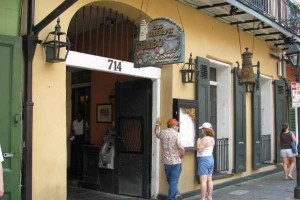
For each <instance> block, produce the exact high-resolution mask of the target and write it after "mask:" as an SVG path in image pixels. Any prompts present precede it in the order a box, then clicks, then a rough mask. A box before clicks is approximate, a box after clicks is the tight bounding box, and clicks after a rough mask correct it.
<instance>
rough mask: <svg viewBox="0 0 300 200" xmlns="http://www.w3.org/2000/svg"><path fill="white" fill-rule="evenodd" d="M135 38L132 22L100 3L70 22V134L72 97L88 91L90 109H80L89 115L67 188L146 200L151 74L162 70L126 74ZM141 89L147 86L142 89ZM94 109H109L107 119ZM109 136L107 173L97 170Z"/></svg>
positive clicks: (92, 5)
mask: <svg viewBox="0 0 300 200" xmlns="http://www.w3.org/2000/svg"><path fill="white" fill-rule="evenodd" d="M106 6H107V5H106ZM136 33H137V26H136V23H135V22H134V21H133V20H131V19H130V18H129V17H127V16H125V15H124V14H122V13H120V12H118V11H117V10H113V9H112V8H110V7H109V6H107V7H104V6H102V5H101V4H99V2H98V3H97V4H90V5H88V6H85V7H82V8H81V9H80V10H78V11H77V13H76V14H75V15H74V16H73V18H72V20H71V23H70V26H69V30H68V36H69V38H70V41H71V43H72V44H73V45H72V49H71V52H70V56H69V57H70V59H71V60H69V61H67V65H68V68H67V84H68V86H67V88H68V89H67V90H68V91H67V94H68V95H67V115H68V116H67V121H68V122H69V123H68V127H69V131H68V132H71V129H72V121H73V119H74V114H75V113H76V112H75V110H76V109H78V108H79V105H76V102H80V98H79V100H78V98H76V96H78V95H76V93H78V92H80V91H82V90H83V91H85V92H86V91H87V90H88V92H86V93H88V94H89V95H88V96H89V98H88V100H89V101H90V102H87V104H85V105H89V106H84V109H85V110H84V113H88V114H89V116H86V117H85V119H84V120H87V121H88V124H89V127H90V129H89V136H86V137H85V138H86V140H85V143H83V144H82V152H81V154H82V159H81V160H82V161H81V163H80V166H81V168H80V167H79V168H78V169H79V171H76V172H75V174H74V173H73V174H71V175H70V173H68V174H69V176H68V184H72V183H73V185H79V186H82V187H89V188H93V189H96V190H100V191H104V192H108V193H115V194H121V195H127V196H137V197H144V198H149V197H150V194H151V191H150V188H151V181H150V180H151V178H150V177H151V173H152V169H151V152H152V148H151V145H152V139H151V136H152V125H151V124H152V118H153V117H152V116H153V114H152V113H153V112H152V109H153V108H152V104H153V102H152V99H153V97H152V92H153V90H154V89H153V85H156V84H157V80H158V79H159V78H160V77H157V76H155V75H154V76H153V75H152V73H153V71H156V72H158V74H159V76H160V70H159V69H155V70H152V72H151V73H149V70H148V69H143V70H139V72H135V71H134V70H137V69H131V70H129V71H128V69H129V68H132V66H133V64H132V63H130V61H131V60H132V57H131V54H132V53H131V52H132V49H133V40H134V39H135V37H136ZM72 55H73V56H72ZM74 55H76V56H74ZM69 57H68V59H69ZM77 59H79V60H77ZM103 60H104V62H103ZM125 61H127V62H125ZM78 63H80V64H78ZM96 65H97V67H95V66H96ZM104 65H105V66H104ZM105 67H107V68H105ZM143 85H144V86H145V87H144V88H143V87H142V88H141V86H143ZM155 91H156V92H157V89H155ZM140 94H142V95H141V96H139V95H140ZM79 96H80V95H79ZM84 100H85V97H84ZM141 102H143V104H140V103H141ZM138 104H140V105H141V106H140V107H138V106H134V107H132V108H130V105H138ZM98 105H100V107H101V106H102V105H105V106H111V110H110V111H109V112H112V114H111V115H112V118H111V120H108V121H105V122H103V121H101V120H98V114H99V113H98ZM124 108H126V109H125V110H124ZM136 108H138V109H136ZM143 108H146V109H143ZM128 130H130V131H128ZM111 132H115V136H114V139H113V141H114V144H115V146H114V150H115V151H114V155H113V156H112V159H111V160H110V161H111V162H113V167H112V165H110V166H107V168H105V167H103V166H100V165H99V153H100V151H101V147H102V145H103V144H104V142H105V141H104V139H105V136H107V134H109V133H111ZM137 138H138V139H137ZM69 143H70V145H72V143H71V142H69ZM71 154H72V152H70V150H69V153H68V155H69V156H68V158H69V162H68V163H69V164H68V167H69V169H72V162H71V161H70V158H71V156H70V155H71ZM100 159H101V158H100ZM129 161H130V163H128V162H129ZM71 171H72V170H71ZM137 172H139V173H137Z"/></svg>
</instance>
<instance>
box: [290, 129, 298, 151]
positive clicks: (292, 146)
mask: <svg viewBox="0 0 300 200" xmlns="http://www.w3.org/2000/svg"><path fill="white" fill-rule="evenodd" d="M292 134H293V133H292V132H290V136H291V138H292V141H291V149H292V152H293V153H297V145H296V142H294V141H293V137H292Z"/></svg>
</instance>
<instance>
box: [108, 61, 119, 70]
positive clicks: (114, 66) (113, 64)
mask: <svg viewBox="0 0 300 200" xmlns="http://www.w3.org/2000/svg"><path fill="white" fill-rule="evenodd" d="M108 63H109V66H108V69H109V70H114V71H120V72H121V71H122V63H121V61H116V60H112V59H108Z"/></svg>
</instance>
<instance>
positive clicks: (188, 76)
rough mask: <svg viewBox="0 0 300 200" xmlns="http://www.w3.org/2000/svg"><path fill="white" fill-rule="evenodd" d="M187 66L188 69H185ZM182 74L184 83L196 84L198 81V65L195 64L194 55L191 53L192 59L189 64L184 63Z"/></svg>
mask: <svg viewBox="0 0 300 200" xmlns="http://www.w3.org/2000/svg"><path fill="white" fill-rule="evenodd" d="M185 66H187V68H185ZM180 72H181V81H182V83H195V79H196V72H197V70H196V64H195V63H194V62H193V58H192V53H190V58H189V62H188V63H184V65H183V67H182V69H181V70H180Z"/></svg>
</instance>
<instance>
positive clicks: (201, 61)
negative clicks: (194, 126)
mask: <svg viewBox="0 0 300 200" xmlns="http://www.w3.org/2000/svg"><path fill="white" fill-rule="evenodd" d="M196 62H197V69H198V70H199V73H198V79H197V81H198V82H197V87H196V96H197V99H198V101H199V109H198V116H199V124H200V125H201V124H202V123H203V122H208V121H209V119H210V90H209V88H210V83H209V81H210V74H209V73H210V72H209V60H208V59H205V58H201V57H197V61H196Z"/></svg>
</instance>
